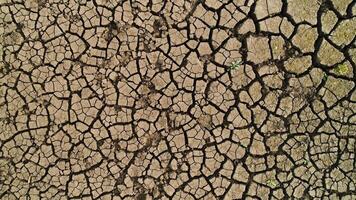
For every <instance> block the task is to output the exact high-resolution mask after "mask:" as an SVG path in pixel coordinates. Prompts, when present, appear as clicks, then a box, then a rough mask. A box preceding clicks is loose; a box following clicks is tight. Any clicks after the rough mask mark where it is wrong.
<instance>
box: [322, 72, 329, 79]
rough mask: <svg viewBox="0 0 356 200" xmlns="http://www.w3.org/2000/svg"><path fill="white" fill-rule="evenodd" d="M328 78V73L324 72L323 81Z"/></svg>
mask: <svg viewBox="0 0 356 200" xmlns="http://www.w3.org/2000/svg"><path fill="white" fill-rule="evenodd" d="M327 79H328V75H327V74H326V73H324V76H323V81H326V80H327Z"/></svg>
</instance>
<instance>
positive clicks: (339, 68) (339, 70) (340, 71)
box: [334, 64, 349, 75]
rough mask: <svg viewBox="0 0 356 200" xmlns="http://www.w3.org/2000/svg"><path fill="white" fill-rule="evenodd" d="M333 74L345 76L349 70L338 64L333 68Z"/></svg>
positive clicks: (345, 66)
mask: <svg viewBox="0 0 356 200" xmlns="http://www.w3.org/2000/svg"><path fill="white" fill-rule="evenodd" d="M334 72H335V73H336V74H338V75H346V74H347V73H348V72H349V68H348V66H347V65H346V64H340V65H338V66H337V67H335V68H334Z"/></svg>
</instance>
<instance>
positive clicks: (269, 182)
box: [266, 179, 278, 188]
mask: <svg viewBox="0 0 356 200" xmlns="http://www.w3.org/2000/svg"><path fill="white" fill-rule="evenodd" d="M266 184H267V185H268V186H269V187H273V188H275V187H277V186H278V183H277V181H276V180H274V179H268V180H267V181H266Z"/></svg>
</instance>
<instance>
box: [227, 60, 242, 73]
mask: <svg viewBox="0 0 356 200" xmlns="http://www.w3.org/2000/svg"><path fill="white" fill-rule="evenodd" d="M241 64H242V60H241V59H239V60H235V61H233V62H232V63H231V65H230V67H229V70H235V69H237V68H238V67H240V66H241Z"/></svg>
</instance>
